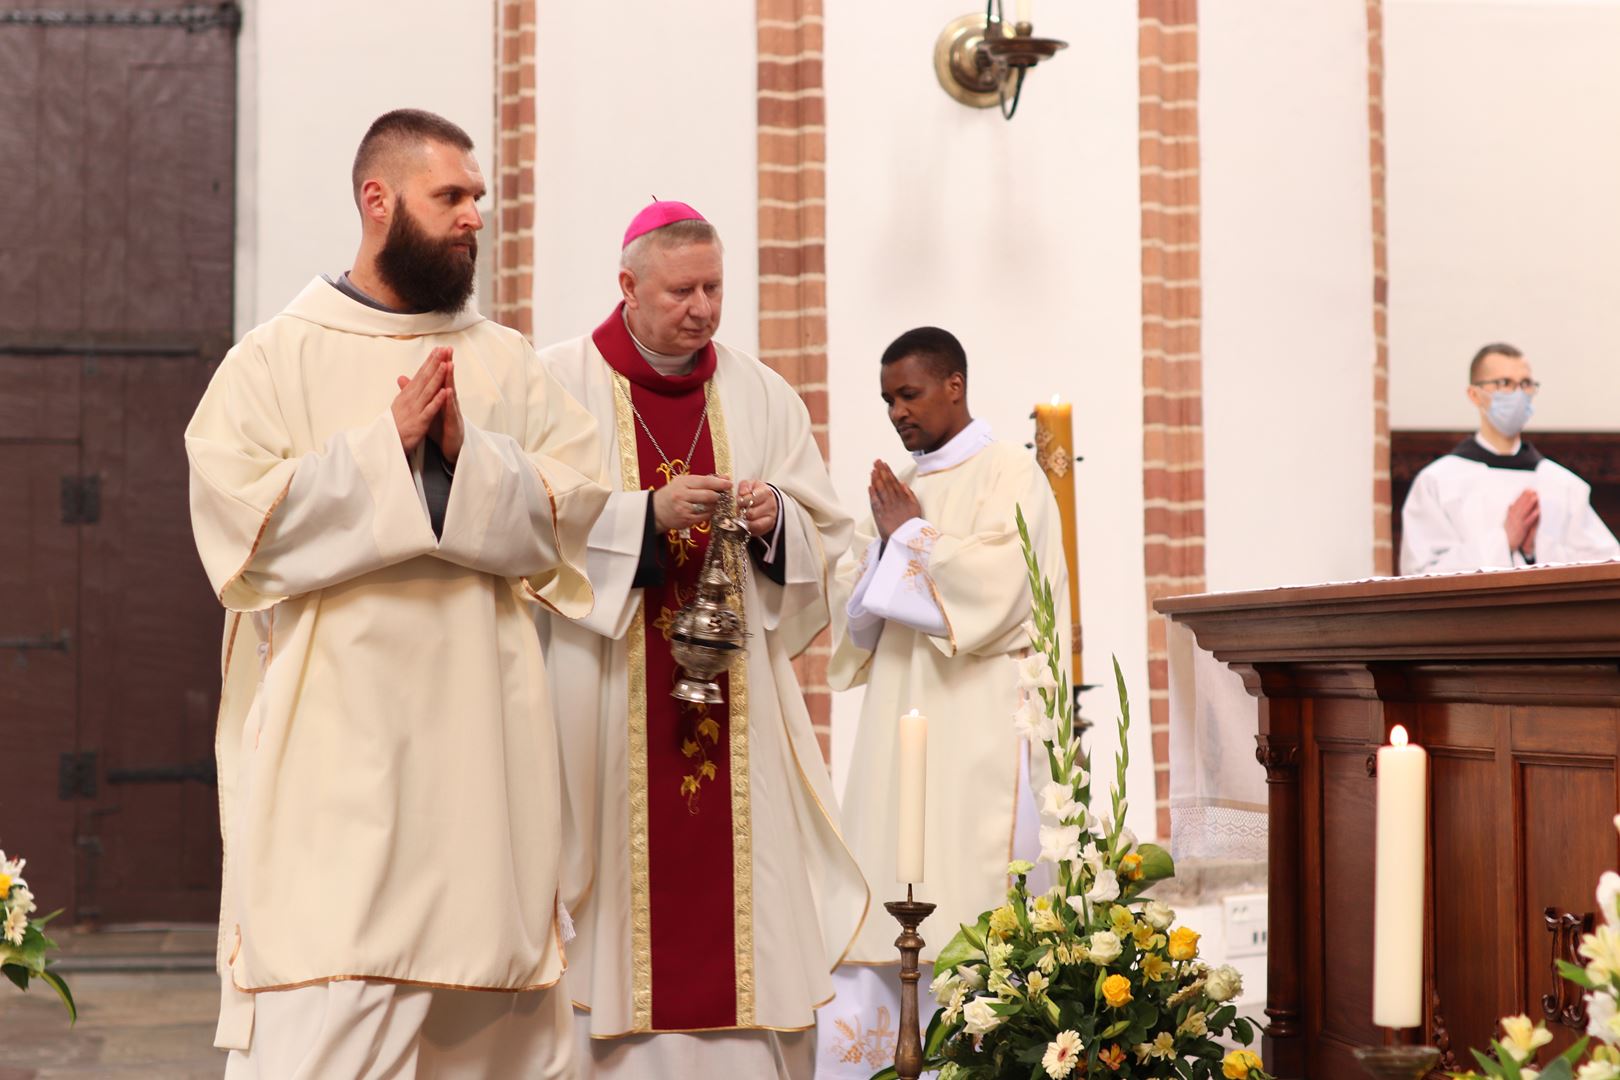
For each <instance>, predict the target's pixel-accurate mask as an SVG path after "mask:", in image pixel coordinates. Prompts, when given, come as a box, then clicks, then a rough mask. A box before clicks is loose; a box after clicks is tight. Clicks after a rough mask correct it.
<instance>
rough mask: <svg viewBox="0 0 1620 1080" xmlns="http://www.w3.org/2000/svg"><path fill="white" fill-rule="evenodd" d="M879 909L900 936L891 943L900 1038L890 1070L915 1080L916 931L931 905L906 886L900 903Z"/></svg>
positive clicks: (918, 1038)
mask: <svg viewBox="0 0 1620 1080" xmlns="http://www.w3.org/2000/svg"><path fill="white" fill-rule="evenodd" d="M883 906H884V908H886V909H887V910H888V912H889V914H890V915H893V916H894V917H895V918H896V919H898V920H900V936H899V937H897V938H895V939H894V944H895V947H896V948H898V949H899V950H900V1037H899V1040H898V1041H897V1042H896V1044H895V1048H894V1070H895V1073H896V1074H897V1075H898V1076H899V1078H900V1080H917V1078H918V1077H919V1076H921V1075H922V1067H923V1045H922V1028H921V1026H920V1025H919V1023H918V1017H917V980H918V979H919V978H920V976H919V975H918V973H917V954H918V953H920V952H922V947H923V939H922V937H921V936H920V935H918V933H917V927H918V926H920V925H922V921H923V920H924V919H926V918H928V916H930V915H932V914H933V912H934V905H933V904H923V903H918V902H917V901H915V900H913V899H912V898H911V886H910V885H907V886H906V898H905V899H904V900H890V901H889V902H888V903H886V904H884V905H883Z"/></svg>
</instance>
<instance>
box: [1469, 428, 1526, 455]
mask: <svg viewBox="0 0 1620 1080" xmlns="http://www.w3.org/2000/svg"><path fill="white" fill-rule="evenodd" d="M1474 441H1475V442H1477V443H1479V445H1480V446H1483V447H1484V448H1485V451H1486V452H1487V453H1490V454H1496V456H1497V457H1512V456H1513V455H1514V454H1517V453H1518V452H1519V447H1520V446H1522V445H1524V440H1523V439H1514V440H1513V449H1511V450H1509V451H1508V452H1507V453H1505V454H1499V453H1497V451H1496V447H1494V446H1492V445H1491V444H1490V443H1488V442H1486V441H1485V436H1483V435H1481V434H1480V433H1479V432H1477V431H1476V432H1474Z"/></svg>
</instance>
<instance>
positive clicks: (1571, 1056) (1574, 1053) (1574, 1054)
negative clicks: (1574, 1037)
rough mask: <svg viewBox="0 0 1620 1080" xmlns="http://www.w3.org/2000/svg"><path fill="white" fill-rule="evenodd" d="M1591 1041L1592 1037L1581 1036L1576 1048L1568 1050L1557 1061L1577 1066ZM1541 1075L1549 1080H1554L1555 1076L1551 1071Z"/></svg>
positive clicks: (1572, 1047) (1543, 1072)
mask: <svg viewBox="0 0 1620 1080" xmlns="http://www.w3.org/2000/svg"><path fill="white" fill-rule="evenodd" d="M1591 1041H1592V1039H1591V1037H1590V1036H1587V1035H1583V1036H1581V1038H1580V1040H1579V1041H1578V1042H1576V1043H1575V1045H1574V1046H1571V1047H1570V1048H1569V1049H1568V1050H1565V1051H1564V1052H1563V1053H1562V1054H1559V1055H1558V1057H1557V1058H1556V1059H1555V1060H1556V1061H1562V1062H1565V1063H1567V1064H1570V1065H1573V1064H1575V1063H1576V1062H1577V1061H1579V1060H1580V1057H1581V1055H1582V1054H1584V1053H1586V1044H1587V1043H1589V1042H1591ZM1541 1075H1542V1076H1545V1077H1547V1080H1552V1075H1553V1074H1552V1072H1551V1070H1550V1069H1548V1070H1543V1071H1542V1073H1541Z"/></svg>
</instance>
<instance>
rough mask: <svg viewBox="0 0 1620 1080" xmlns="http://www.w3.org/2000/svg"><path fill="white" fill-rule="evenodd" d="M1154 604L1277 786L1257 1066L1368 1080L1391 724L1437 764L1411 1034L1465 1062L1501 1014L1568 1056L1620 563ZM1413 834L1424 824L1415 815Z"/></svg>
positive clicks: (1607, 764)
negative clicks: (1223, 697) (1378, 819)
mask: <svg viewBox="0 0 1620 1080" xmlns="http://www.w3.org/2000/svg"><path fill="white" fill-rule="evenodd" d="M1156 606H1157V608H1158V610H1159V611H1161V612H1163V613H1165V614H1167V615H1168V616H1170V618H1172V619H1174V620H1176V621H1177V622H1180V623H1183V624H1185V625H1186V626H1187V627H1188V628H1189V629H1191V631H1192V632H1193V634H1194V635H1195V636H1196V638H1197V640H1198V644H1199V645H1200V646H1201V647H1203V648H1204V649H1207V650H1209V651H1210V652H1212V653H1214V654H1215V656H1216V658H1217V659H1219V660H1221V661H1223V662H1225V663H1227V664H1228V665H1230V666H1231V668H1232V669H1233V670H1234V671H1236V672H1237V673H1238V674H1240V675H1241V676H1242V677H1243V680H1244V683H1245V685H1246V686H1247V687H1248V690H1249V692H1250V694H1252V695H1254V697H1255V699H1256V706H1255V716H1256V722H1257V729H1256V730H1257V743H1258V751H1257V754H1258V757H1259V759H1260V763H1261V764H1262V765H1263V766H1265V769H1266V778H1267V781H1268V792H1269V819H1270V835H1269V849H1270V854H1269V860H1270V865H1269V869H1268V873H1269V879H1270V894H1271V899H1270V920H1271V921H1270V936H1269V953H1268V958H1267V987H1266V990H1267V1001H1266V1014H1267V1017H1268V1019H1269V1026H1268V1028H1267V1032H1266V1036H1265V1040H1264V1046H1263V1050H1262V1055H1263V1057H1264V1058H1265V1062H1266V1066H1267V1068H1268V1069H1269V1070H1270V1071H1272V1072H1273V1073H1275V1074H1276V1075H1277V1076H1279V1077H1288V1078H1298V1077H1310V1078H1312V1080H1340V1078H1346V1077H1356V1076H1360V1075H1362V1073H1361V1070H1360V1067H1359V1066H1358V1065H1357V1064H1356V1062H1355V1060H1354V1058H1353V1057H1352V1056H1351V1054H1352V1052H1353V1051H1354V1049H1355V1048H1356V1047H1358V1046H1366V1045H1377V1044H1380V1043H1382V1042H1383V1041H1384V1033H1383V1032H1382V1030H1381V1029H1379V1028H1375V1027H1374V1026H1373V1023H1372V1019H1371V1013H1372V925H1373V922H1372V902H1373V880H1372V879H1373V826H1374V822H1373V795H1374V785H1375V780H1374V778H1373V770H1374V765H1375V762H1374V757H1373V753H1374V751H1375V750H1376V749H1377V747H1378V746H1379V745H1380V744H1381V743H1383V742H1384V741H1385V739H1386V733H1387V732H1388V730H1389V728H1390V727H1391V726H1393V725H1394V724H1397V723H1400V724H1405V725H1406V727H1407V730H1408V731H1409V732H1411V734H1412V738H1413V740H1414V741H1415V742H1418V743H1420V744H1421V745H1422V746H1424V747H1425V748H1426V749H1427V750H1428V751H1429V754H1430V771H1429V784H1430V792H1429V805H1430V818H1429V822H1428V829H1429V859H1428V882H1427V895H1428V898H1429V899H1428V903H1427V905H1426V907H1427V914H1426V916H1425V919H1426V922H1427V924H1428V925H1427V928H1426V934H1425V946H1424V947H1425V950H1426V952H1427V956H1426V957H1425V962H1424V971H1425V976H1424V980H1425V994H1424V998H1425V1001H1426V1006H1425V1017H1424V1022H1425V1030H1424V1031H1422V1032H1413V1033H1411V1034H1412V1035H1413V1036H1414V1037H1418V1036H1421V1037H1422V1038H1423V1039H1425V1040H1426V1041H1428V1042H1430V1043H1432V1044H1434V1045H1436V1046H1438V1047H1440V1048H1441V1049H1442V1051H1444V1053H1443V1056H1442V1059H1441V1064H1440V1068H1458V1067H1467V1066H1468V1065H1469V1064H1471V1062H1472V1058H1471V1057H1470V1055H1469V1054H1468V1048H1469V1047H1481V1048H1484V1047H1486V1046H1487V1045H1488V1041H1489V1039H1490V1037H1491V1036H1492V1034H1493V1029H1494V1028H1495V1025H1496V1021H1497V1019H1498V1018H1499V1017H1501V1016H1506V1015H1510V1014H1513V1013H1520V1012H1523V1013H1527V1014H1529V1015H1530V1017H1531V1018H1532V1019H1543V1020H1545V1021H1546V1022H1547V1024H1548V1026H1549V1027H1550V1028H1551V1029H1552V1031H1553V1032H1554V1035H1555V1041H1554V1043H1553V1050H1558V1049H1562V1048H1563V1047H1564V1046H1567V1045H1568V1044H1569V1043H1570V1042H1571V1041H1573V1039H1574V1038H1575V1037H1576V1036H1577V1035H1578V1034H1579V1031H1580V1029H1582V1028H1583V1027H1584V1025H1585V1017H1584V1014H1583V1012H1582V1009H1581V996H1580V992H1579V990H1578V988H1576V987H1575V986H1573V985H1572V984H1570V983H1567V982H1564V981H1563V980H1561V979H1560V978H1559V977H1558V976H1557V974H1556V972H1555V970H1554V961H1555V959H1558V958H1565V959H1571V960H1574V959H1576V954H1575V949H1576V946H1577V945H1578V944H1579V942H1580V936H1581V934H1582V933H1583V932H1584V930H1585V929H1588V928H1589V927H1590V924H1591V920H1592V919H1593V918H1594V917H1596V918H1601V916H1597V915H1596V914H1595V913H1596V908H1597V904H1596V900H1595V898H1594V889H1595V886H1596V884H1597V879H1598V875H1599V874H1600V873H1602V872H1603V871H1604V870H1609V869H1614V868H1615V867H1616V863H1617V861H1620V842H1617V838H1616V833H1615V829H1614V826H1613V824H1612V823H1611V818H1612V817H1613V815H1614V814H1615V812H1616V809H1617V808H1620V794H1617V783H1620V770H1617V764H1620V761H1617V759H1620V564H1616V563H1606V564H1602V565H1596V566H1572V567H1555V568H1547V569H1530V570H1516V571H1508V572H1499V573H1479V574H1466V575H1456V576H1446V577H1431V578H1387V579H1381V580H1376V581H1367V582H1359V583H1355V584H1346V585H1323V586H1312V587H1307V588H1293V589H1276V590H1269V591H1262V592H1248V593H1227V594H1212V595H1206V596H1187V597H1174V598H1170V599H1167V600H1162V601H1160V602H1159V603H1158V604H1157V605H1156ZM1413 824H1414V827H1417V826H1418V823H1416V822H1414V823H1413Z"/></svg>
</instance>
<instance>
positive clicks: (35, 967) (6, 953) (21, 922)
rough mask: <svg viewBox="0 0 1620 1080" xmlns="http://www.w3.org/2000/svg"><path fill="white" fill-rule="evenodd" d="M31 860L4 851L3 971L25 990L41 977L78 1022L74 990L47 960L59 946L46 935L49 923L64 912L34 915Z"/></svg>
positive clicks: (0, 885) (0, 886)
mask: <svg viewBox="0 0 1620 1080" xmlns="http://www.w3.org/2000/svg"><path fill="white" fill-rule="evenodd" d="M27 863H28V860H27V859H8V858H7V857H6V853H5V852H4V851H0V972H3V973H4V974H5V976H6V978H8V979H10V980H11V981H12V982H14V983H16V984H17V986H18V987H19V988H20V989H23V990H27V989H28V982H29V980H30V979H39V980H40V981H41V982H43V983H45V984H46V985H47V986H49V987H50V988H51V989H53V990H55V991H56V993H57V996H59V997H60V998H61V999H62V1004H64V1005H66V1006H67V1011H68V1019H69V1022H77V1021H78V1019H79V1010H78V1007H77V1006H75V1005H74V1004H73V994H72V992H71V991H69V990H68V985H67V983H66V982H65V981H64V980H63V979H62V976H60V975H58V974H57V973H56V972H54V971H52V970H50V968H49V967H47V966H46V961H45V953H46V952H47V951H48V950H50V949H54V948H56V942H54V941H52V940H51V939H50V938H48V937H46V936H45V924H46V923H48V922H50V921H51V920H52V919H54V918H56V917H57V916H58V915H60V914H62V912H61V910H60V909H58V910H56V911H53V912H51V913H50V914H49V915H43V916H40V917H39V918H30V916H31V915H33V913H34V911H35V910H36V905H35V903H34V894H33V893H32V892H30V891H29V890H28V882H26V881H24V880H23V876H22V872H23V867H24V866H26V865H27Z"/></svg>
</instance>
